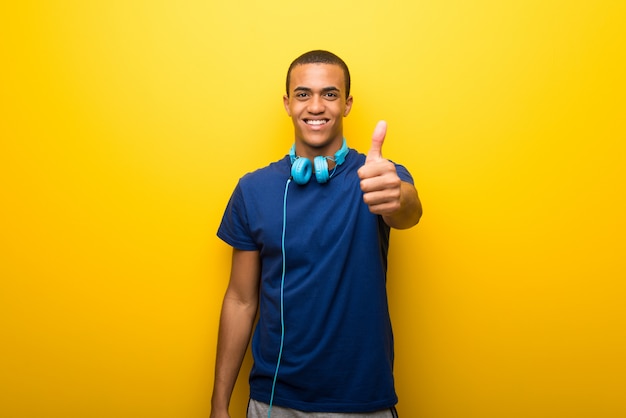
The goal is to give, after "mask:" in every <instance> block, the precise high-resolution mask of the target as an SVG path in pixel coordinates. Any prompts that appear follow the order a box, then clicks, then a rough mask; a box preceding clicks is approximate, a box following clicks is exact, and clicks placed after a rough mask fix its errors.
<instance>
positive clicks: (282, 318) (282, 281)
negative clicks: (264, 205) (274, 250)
mask: <svg viewBox="0 0 626 418" xmlns="http://www.w3.org/2000/svg"><path fill="white" fill-rule="evenodd" d="M289 183H291V178H289V179H288V180H287V184H286V185H285V195H284V197H283V233H282V237H281V249H282V253H283V273H282V277H281V279H280V350H279V351H278V360H276V371H275V372H274V381H273V382H272V393H271V395H270V407H269V409H268V410H267V418H271V416H272V404H273V403H274V390H275V389H276V379H277V378H278V368H279V367H280V359H281V358H282V356H283V344H284V342H285V315H284V311H285V309H284V308H285V305H284V303H283V296H284V291H285V270H286V268H285V264H286V262H285V231H286V230H287V191H288V190H289Z"/></svg>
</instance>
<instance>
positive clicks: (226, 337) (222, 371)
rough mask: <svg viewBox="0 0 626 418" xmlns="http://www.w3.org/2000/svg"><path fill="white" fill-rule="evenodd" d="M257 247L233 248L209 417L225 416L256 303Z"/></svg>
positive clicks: (246, 344) (251, 324)
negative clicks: (246, 248) (254, 248)
mask: <svg viewBox="0 0 626 418" xmlns="http://www.w3.org/2000/svg"><path fill="white" fill-rule="evenodd" d="M260 268H261V263H260V260H259V252H258V251H241V250H237V249H233V255H232V266H231V273H230V281H229V284H228V288H227V289H226V294H225V295H224V302H223V304H222V313H221V317H220V326H219V334H218V340H217V358H216V363H215V380H214V384H213V396H212V398H211V418H218V417H228V416H229V415H228V406H229V404H230V398H231V395H232V392H233V388H234V387H235V382H236V381H237V376H238V375H239V369H240V368H241V363H242V362H243V358H244V356H245V353H246V349H247V347H248V343H249V342H250V335H251V333H252V326H253V324H254V319H255V317H256V312H257V308H258V305H259V281H260Z"/></svg>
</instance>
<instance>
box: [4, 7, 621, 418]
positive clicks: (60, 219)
mask: <svg viewBox="0 0 626 418" xmlns="http://www.w3.org/2000/svg"><path fill="white" fill-rule="evenodd" d="M625 21H626V5H625V4H624V2H621V1H617V0H615V1H611V0H604V1H579V0H528V1H516V2H504V1H495V0H491V1H489V0H477V1H471V2H470V1H460V0H442V1H404V2H401V1H396V0H390V1H384V2H381V1H380V0H376V1H363V0H350V1H340V0H331V1H327V0H322V1H319V2H313V3H311V2H309V3H306V2H293V1H273V2H262V1H251V0H247V1H241V2H236V1H232V2H217V1H178V2H177V1H132V0H130V1H128V0H125V1H121V0H113V1H78V0H76V1H40V2H36V1H19V2H15V4H12V3H9V2H3V4H2V5H1V6H0V59H1V66H0V139H1V148H0V185H1V189H0V198H1V202H0V208H1V211H2V212H1V217H0V245H1V248H0V260H1V263H0V275H1V282H0V337H1V344H0V351H1V353H0V354H1V355H0V386H1V387H0V416H1V417H3V418H27V417H28V418H31V417H33V418H34V417H46V418H56V417H59V418H99V417H107V418H111V417H115V418H144V417H145V418H161V417H163V418H195V417H197V418H200V417H207V416H208V412H209V398H210V393H211V388H212V376H213V362H214V355H215V343H216V334H217V322H218V312H219V307H220V303H221V298H222V295H223V291H224V289H225V286H226V283H227V278H228V272H229V268H230V266H229V257H230V249H229V248H228V247H227V246H226V245H225V244H223V243H222V242H221V241H219V240H218V239H217V238H216V237H215V231H216V228H217V226H218V224H219V221H220V219H221V215H222V211H223V209H224V206H225V205H226V202H227V200H228V197H229V195H230V193H231V191H232V189H233V187H234V186H235V184H236V181H237V180H238V178H239V177H240V176H241V175H243V174H244V173H245V172H247V171H250V170H253V169H255V168H257V167H260V166H262V165H265V164H267V163H268V162H269V161H273V160H276V159H278V158H280V157H281V156H283V155H284V154H285V153H286V152H287V150H288V148H289V146H290V145H291V142H292V140H293V133H292V127H291V123H290V120H289V118H288V117H287V116H286V115H285V113H284V110H283V108H282V99H281V97H282V94H283V90H284V77H285V72H286V69H287V66H288V65H289V63H290V62H291V60H292V59H293V58H295V57H296V56H297V55H299V54H300V53H302V52H305V51H307V50H310V49H316V48H324V49H329V50H332V51H334V52H336V53H337V54H339V55H340V56H342V57H343V58H344V59H345V60H346V61H347V63H348V65H349V66H350V68H351V71H352V74H353V94H354V97H355V104H354V108H353V112H352V114H351V115H350V116H349V118H348V119H347V120H346V135H347V138H348V141H349V145H350V146H352V147H354V148H357V149H359V150H361V151H367V148H368V146H369V140H370V135H371V132H372V130H373V128H374V126H375V123H376V122H377V121H378V120H379V119H386V120H387V121H388V122H389V133H388V136H387V141H386V143H385V145H384V148H383V154H384V155H385V156H386V157H388V158H391V159H394V160H397V161H399V162H402V163H403V164H405V165H406V166H407V167H408V168H409V169H410V170H411V171H412V173H413V175H414V177H415V180H416V184H417V186H418V189H419V190H420V195H421V197H422V200H423V203H424V208H425V215H424V217H423V220H422V223H421V224H420V225H419V226H418V227H417V228H414V229H412V230H409V231H400V232H394V233H393V236H392V248H391V257H390V258H391V260H390V262H391V264H390V274H389V291H390V300H391V307H392V308H391V309H392V319H393V321H394V325H395V333H396V344H397V347H396V357H397V361H396V376H397V388H398V393H399V397H400V403H399V405H398V409H399V412H400V414H401V416H402V417H404V418H411V417H416V418H417V417H424V418H529V417H530V418H544V417H545V418H578V417H580V418H583V417H584V418H620V417H624V416H626V396H625V394H626V320H625V319H626V308H625V305H626V302H625V300H626V298H625V296H626V286H625V285H624V279H625V278H626V261H625V260H626V257H625V254H624V248H625V247H624V236H625V235H626V222H625V220H624V219H625V216H624V214H625V213H626V203H625V200H626V199H625V197H624V189H625V187H624V186H625V180H626V168H625V167H626V164H625V163H626V158H625V156H626V145H625V140H626V127H625V119H626V118H625V115H626V99H625V97H626V82H625V74H626V59H625V54H626V48H625V46H624V45H625V43H624V42H625V41H626V36H625V29H624V22H625ZM338 198H339V197H338ZM249 367H250V360H249V359H247V360H246V363H245V365H244V369H247V368H249ZM242 374H243V377H242V378H241V379H240V380H239V382H238V385H237V389H236V392H235V395H234V399H233V405H232V408H231V412H232V415H233V417H234V418H239V417H242V416H243V413H244V412H243V411H244V410H245V402H246V396H247V392H246V391H247V388H246V386H247V383H246V376H245V375H246V374H247V370H244V372H243V373H242Z"/></svg>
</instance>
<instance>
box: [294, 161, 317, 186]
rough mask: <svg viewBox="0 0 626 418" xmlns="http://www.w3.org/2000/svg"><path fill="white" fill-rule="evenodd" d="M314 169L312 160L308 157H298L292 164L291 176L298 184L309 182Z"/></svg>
mask: <svg viewBox="0 0 626 418" xmlns="http://www.w3.org/2000/svg"><path fill="white" fill-rule="evenodd" d="M312 171H313V170H312V168H311V161H309V159H308V158H296V160H295V161H294V162H293V164H292V165H291V177H293V181H295V182H296V183H298V184H307V183H308V182H309V179H310V178H311V174H312Z"/></svg>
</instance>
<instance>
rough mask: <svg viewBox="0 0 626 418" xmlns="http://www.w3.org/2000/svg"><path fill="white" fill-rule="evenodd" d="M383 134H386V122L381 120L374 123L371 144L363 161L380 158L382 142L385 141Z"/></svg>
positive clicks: (381, 155)
mask: <svg viewBox="0 0 626 418" xmlns="http://www.w3.org/2000/svg"><path fill="white" fill-rule="evenodd" d="M385 135H387V122H385V121H384V120H381V121H380V122H378V124H376V128H375V129H374V134H373V135H372V146H371V148H370V150H369V152H368V153H367V158H366V159H365V163H366V164H367V163H368V162H371V161H376V160H380V159H381V158H382V157H383V151H382V149H383V142H384V141H385Z"/></svg>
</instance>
